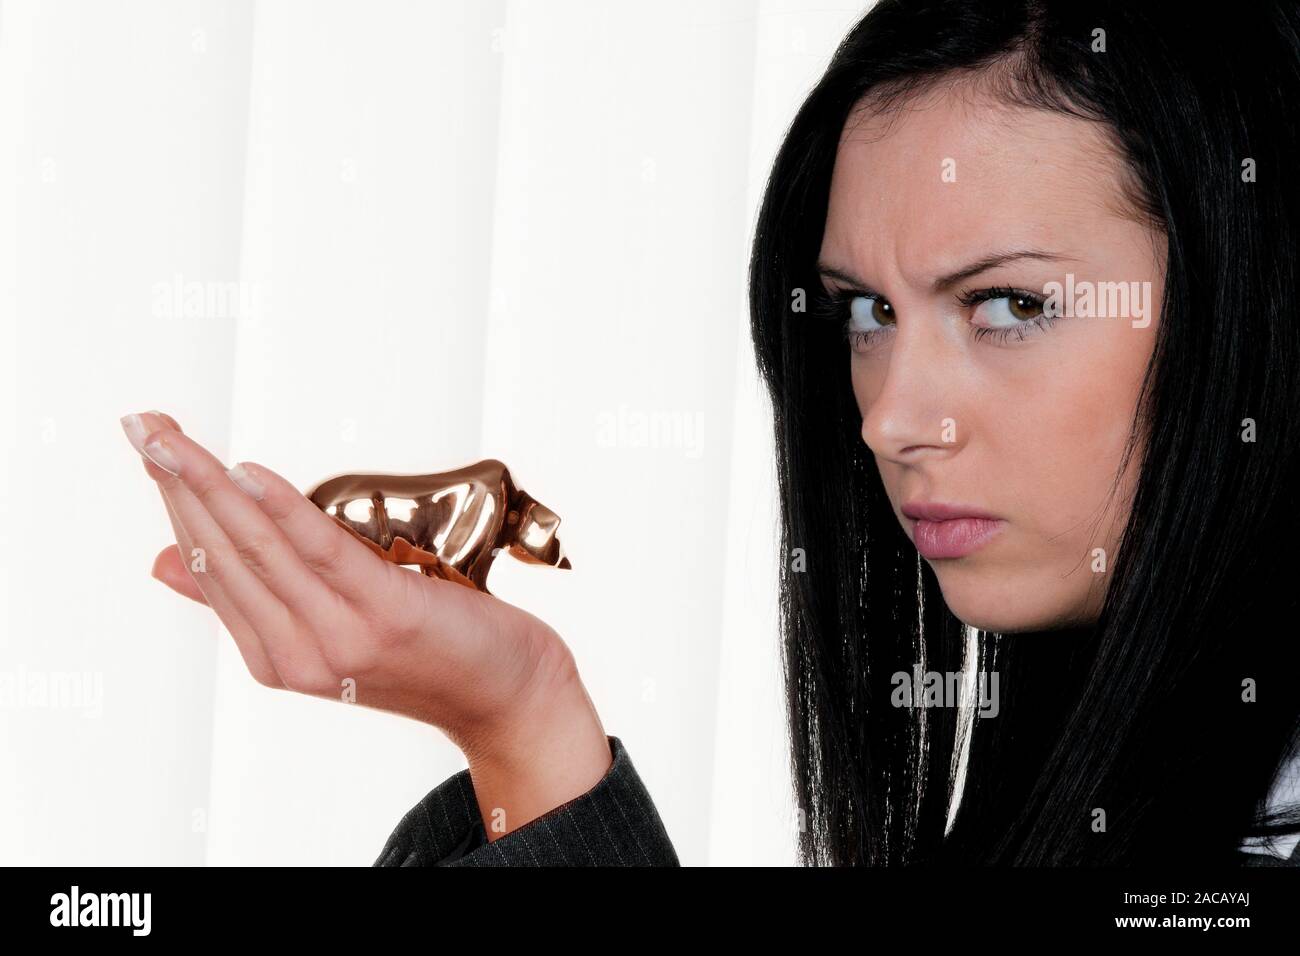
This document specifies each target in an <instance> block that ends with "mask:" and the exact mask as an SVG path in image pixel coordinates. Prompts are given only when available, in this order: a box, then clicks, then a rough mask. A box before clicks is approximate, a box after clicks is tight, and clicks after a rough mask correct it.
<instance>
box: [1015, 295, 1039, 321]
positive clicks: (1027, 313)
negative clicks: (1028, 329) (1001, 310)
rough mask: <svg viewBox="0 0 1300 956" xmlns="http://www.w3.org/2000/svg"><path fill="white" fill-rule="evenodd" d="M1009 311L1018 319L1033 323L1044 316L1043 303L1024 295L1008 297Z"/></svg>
mask: <svg viewBox="0 0 1300 956" xmlns="http://www.w3.org/2000/svg"><path fill="white" fill-rule="evenodd" d="M1007 311H1008V312H1010V313H1011V314H1012V315H1014V316H1015V317H1016V318H1017V319H1021V320H1022V321H1025V322H1031V321H1033V320H1034V319H1036V318H1038V317H1039V316H1040V315H1042V314H1043V303H1042V302H1040V301H1038V300H1037V299H1031V298H1029V297H1028V296H1023V295H1009V296H1007Z"/></svg>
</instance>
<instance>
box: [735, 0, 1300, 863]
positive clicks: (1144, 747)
mask: <svg viewBox="0 0 1300 956" xmlns="http://www.w3.org/2000/svg"><path fill="white" fill-rule="evenodd" d="M1097 31H1104V33H1098V32H1097ZM1099 38H1101V39H1102V40H1103V42H1104V44H1105V51H1104V52H1101V51H1100V50H1099V49H1098V39H1099ZM961 74H980V75H981V77H982V78H992V79H993V80H994V81H995V82H996V85H997V92H998V93H999V95H1001V96H1003V97H1004V98H1005V99H1006V100H1007V101H1008V102H1012V103H1016V104H1019V105H1023V106H1028V107H1031V108H1038V109H1047V110H1056V111H1061V112H1065V113H1069V114H1071V115H1074V116H1078V117H1083V118H1086V119H1089V120H1092V121H1095V122H1097V123H1100V124H1103V125H1104V126H1105V127H1106V129H1107V130H1108V132H1109V133H1110V134H1111V136H1112V138H1113V141H1114V142H1115V143H1116V145H1117V148H1118V149H1119V150H1120V151H1121V153H1122V154H1123V157H1124V159H1125V160H1126V162H1127V165H1128V167H1129V168H1130V170H1131V172H1132V173H1133V176H1134V179H1135V182H1137V184H1138V185H1139V190H1138V191H1139V193H1140V196H1138V197H1137V201H1138V202H1139V204H1140V207H1141V211H1142V212H1143V213H1144V214H1145V215H1147V216H1149V217H1150V219H1151V221H1152V222H1154V223H1155V224H1157V225H1158V226H1159V229H1160V231H1162V233H1163V235H1164V236H1165V237H1166V238H1167V268H1166V276H1165V288H1164V296H1163V312H1162V315H1161V319H1160V322H1159V326H1158V328H1157V330H1156V332H1157V338H1156V343H1155V347H1154V350H1153V356H1152V360H1151V364H1150V367H1149V368H1148V370H1147V375H1146V378H1145V380H1144V383H1143V389H1142V394H1141V398H1140V400H1139V403H1138V414H1137V416H1136V418H1135V422H1134V436H1135V438H1134V439H1131V440H1130V446H1129V449H1130V452H1132V451H1133V449H1134V448H1137V447H1138V443H1137V442H1136V440H1135V439H1136V435H1137V434H1138V433H1139V431H1141V432H1142V441H1141V445H1142V447H1141V448H1139V449H1138V452H1135V454H1140V458H1139V459H1135V463H1136V467H1137V470H1138V483H1137V488H1136V491H1135V493H1134V495H1133V501H1132V508H1131V513H1130V516H1129V519H1128V521H1127V524H1126V526H1125V529H1124V532H1123V535H1122V537H1121V540H1120V543H1119V548H1118V554H1117V555H1115V556H1113V559H1112V566H1111V573H1110V579H1109V583H1108V586H1107V591H1106V597H1105V602H1104V607H1103V608H1102V611H1101V614H1100V618H1099V620H1098V621H1097V622H1096V624H1095V626H1088V627H1082V628H1077V629H1073V630H1069V631H1057V632H1052V633H1043V634H1015V635H996V634H986V633H982V632H973V631H970V630H969V629H968V628H966V627H965V625H963V624H962V623H961V622H960V621H958V620H957V619H956V618H955V617H954V616H953V614H952V613H951V612H950V611H949V610H948V609H947V607H946V606H945V605H944V602H943V597H942V595H941V593H940V591H939V587H938V583H937V581H936V579H935V577H934V575H933V573H932V571H931V570H930V568H929V567H928V565H926V564H925V563H924V562H922V561H920V560H919V559H918V556H917V552H916V549H915V548H914V547H913V546H912V544H911V542H910V541H909V540H908V538H907V536H906V535H905V533H904V532H903V529H902V528H901V527H900V526H899V524H898V521H897V519H896V518H895V516H894V513H893V511H892V510H891V508H890V506H889V502H888V499H887V497H886V495H885V491H884V488H883V486H882V484H881V481H880V477H879V473H878V471H877V469H876V467H875V464H874V460H873V458H872V455H871V453H870V450H869V449H867V448H866V446H865V445H864V443H863V442H862V439H861V437H860V430H861V414H860V412H859V410H858V408H857V406H856V404H855V401H854V397H853V393H852V389H851V385H850V381H849V361H848V355H847V351H846V349H847V346H846V345H845V343H844V341H843V338H842V336H841V335H838V334H837V331H836V330H833V329H831V328H829V327H828V326H829V325H830V323H819V322H814V321H810V320H809V317H808V315H807V314H805V313H803V312H801V311H797V306H796V305H795V304H796V303H797V302H799V301H800V295H799V294H798V290H804V293H805V294H806V295H808V296H815V295H817V294H819V291H820V289H821V286H820V281H819V277H818V275H817V272H816V261H817V254H818V251H819V248H820V244H821V239H822V232H823V228H824V225H825V221H826V209H827V201H828V196H829V189H830V177H831V170H832V168H833V165H834V161H835V154H836V147H837V144H838V141H839V137H840V133H841V130H842V128H843V125H844V122H845V120H846V119H847V118H848V116H849V114H850V111H851V109H852V107H853V106H854V105H855V104H856V103H857V102H858V101H859V99H860V98H861V97H863V95H864V94H866V93H868V91H873V92H880V91H891V92H890V95H892V96H905V95H907V94H908V93H910V92H912V91H915V90H919V89H921V88H922V87H923V86H925V85H926V84H929V83H932V82H934V81H935V80H936V79H937V78H939V77H946V78H952V77H954V76H958V75H961ZM1297 103H1300V13H1298V12H1297V5H1296V4H1295V3H1294V2H1272V3H1258V4H1237V5H1234V6H1233V7H1232V8H1231V9H1229V10H1224V11H1222V12H1221V13H1220V15H1219V16H1218V17H1216V18H1214V19H1207V18H1205V15H1204V14H1203V13H1200V12H1198V11H1197V8H1196V7H1194V6H1188V5H1182V4H1180V5H1176V6H1174V5H1170V6H1168V7H1166V6H1164V5H1162V4H1159V3H1135V2H1132V0H1117V2H1109V0H1096V2H1090V3H1078V2H1071V0H1059V2H1058V0H1029V2H1006V3H1002V2H996V0H969V2H968V0H953V2H927V0H881V2H879V3H877V4H876V5H875V6H874V7H873V8H872V9H871V10H870V11H869V12H868V13H867V14H866V16H865V17H863V19H862V20H861V21H860V22H859V23H858V24H857V25H856V26H854V28H853V29H852V30H851V31H850V33H849V34H848V36H847V37H846V38H845V39H844V40H843V41H842V43H841V44H840V46H839V47H838V49H837V50H836V52H835V54H834V57H833V59H832V61H831V63H830V65H829V66H828V68H827V69H826V71H825V74H824V75H823V77H822V78H821V80H820V82H818V83H817V85H816V87H815V88H814V89H813V90H812V92H811V93H810V94H809V95H808V96H807V98H806V100H805V102H804V103H803V105H802V107H801V108H800V110H799V111H798V113H797V115H796V116H795V118H794V120H793V122H792V123H791V125H790V127H789V130H788V132H787V134H786V137H785V140H784V142H783V144H782V146H781V148H780V150H779V153H778V155H777V158H776V161H775V164H774V167H773V169H772V172H771V175H770V178H769V180H768V183H767V187H766V191H765V195H764V198H763V202H762V207H761V210H760V213H759V218H758V222H757V227H756V233H755V238H754V245H753V250H752V257H751V261H750V276H749V280H750V310H751V318H752V333H753V341H754V346H755V350H756V353H757V361H758V365H759V370H760V373H761V375H762V377H763V380H764V382H765V384H766V386H767V388H768V391H769V393H770V396H771V399H772V406H773V413H774V424H775V439H776V452H777V465H778V487H779V492H780V501H781V510H780V515H781V518H780V521H781V548H782V554H783V556H784V560H783V562H782V568H783V570H782V574H781V581H780V586H781V602H780V603H781V619H782V622H781V623H782V633H783V658H784V660H783V663H784V667H785V678H786V684H787V701H788V719H789V723H790V731H791V734H790V736H791V743H792V758H793V768H794V775H795V781H796V798H797V801H798V809H799V811H800V812H801V814H802V817H803V820H804V825H803V826H802V828H801V836H800V844H799V850H800V855H801V857H802V860H803V862H804V863H806V864H814V865H817V864H830V865H846V864H907V863H927V862H929V863H1009V864H1029V865H1060V864H1067V865H1098V864H1121V865H1127V864H1134V863H1144V862H1153V861H1159V862H1167V863H1175V864H1177V863H1193V862H1194V863H1198V864H1209V865H1213V864H1227V865H1234V864H1236V863H1239V862H1240V861H1241V859H1242V858H1241V857H1239V856H1238V854H1237V847H1238V845H1239V843H1240V842H1241V841H1242V840H1243V838H1246V837H1250V836H1270V835H1280V834H1284V833H1294V832H1296V831H1297V830H1300V810H1297V809H1296V808H1294V807H1293V808H1290V810H1289V812H1286V813H1274V814H1269V813H1267V812H1265V810H1266V807H1265V797H1266V795H1267V793H1268V791H1269V788H1270V785H1271V784H1272V783H1273V782H1274V780H1275V779H1276V777H1277V775H1278V773H1279V769H1280V768H1281V767H1282V766H1283V764H1284V761H1285V759H1286V757H1287V755H1288V754H1289V753H1290V751H1291V749H1292V748H1293V747H1294V746H1295V744H1296V741H1297V735H1298V733H1300V636H1298V634H1297V626H1296V621H1297V613H1296V612H1297V606H1296V604H1297V594H1298V593H1300V581H1298V580H1297V571H1298V570H1300V568H1298V567H1297V564H1298V562H1297V558H1296V549H1297V547H1300V527H1298V526H1297V525H1298V522H1297V518H1296V511H1297V502H1296V500H1295V499H1296V495H1297V493H1298V492H1300V480H1297V479H1300V474H1298V473H1297V449H1298V448H1300V401H1297V399H1300V309H1297V308H1296V306H1295V302H1296V299H1297V296H1300V232H1298V230H1300V165H1298V164H1300V138H1298V137H1297V132H1296V125H1295V122H1294V121H1293V118H1292V117H1293V114H1292V112H1291V110H1293V109H1294V107H1295V105H1296V104H1297ZM1247 161H1249V162H1247ZM1247 168H1249V169H1251V170H1252V171H1253V176H1252V175H1249V174H1246V175H1244V174H1243V170H1245V169H1247ZM881 187H882V188H888V184H887V183H882V184H881ZM795 549H803V551H802V555H801V556H799V557H797V558H795V559H794V560H792V559H791V555H794V554H798V553H797V552H796V551H795ZM968 647H970V648H973V653H974V654H976V655H977V657H976V658H975V660H976V662H977V664H976V666H978V669H979V670H980V671H988V672H996V673H997V675H998V680H999V696H1000V702H999V705H1000V711H999V713H998V715H997V716H996V718H993V719H980V720H976V721H975V722H974V723H975V726H974V729H973V733H971V734H970V736H969V737H968V738H966V737H963V735H962V734H961V732H960V729H959V728H960V722H961V720H962V712H961V711H960V710H958V709H955V708H934V707H896V706H893V705H892V704H891V692H892V691H893V690H894V687H895V684H894V682H893V679H892V675H894V674H896V673H899V672H907V673H909V674H910V673H912V672H913V669H914V667H915V666H916V665H917V664H921V665H922V666H923V668H924V669H925V670H927V671H938V672H959V671H961V670H962V668H963V666H964V664H966V663H969V662H970V659H969V658H967V656H966V654H967V649H968ZM964 745H965V746H968V748H969V749H968V751H967V752H966V754H965V755H964V758H963V754H962V752H961V751H962V748H963V746H964ZM961 759H964V760H965V767H966V773H965V784H964V788H963V789H962V790H961V793H960V802H959V803H957V804H956V805H957V806H958V807H959V809H958V811H957V813H956V817H955V819H954V820H953V821H951V827H949V823H950V821H949V818H948V815H949V809H950V803H952V802H953V797H954V793H955V789H956V782H957V778H958V776H959V775H958V774H957V773H955V768H956V767H957V765H958V763H959V761H960V760H961ZM1098 811H1101V812H1102V813H1104V829H1103V828H1102V827H1099V826H1098V821H1099V820H1102V819H1103V818H1102V816H1101V814H1099V812H1098Z"/></svg>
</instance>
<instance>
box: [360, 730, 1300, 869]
mask: <svg viewBox="0 0 1300 956" xmlns="http://www.w3.org/2000/svg"><path fill="white" fill-rule="evenodd" d="M608 739H609V746H610V751H611V753H612V754H613V757H614V762H613V764H612V766H611V767H610V768H609V771H608V772H607V773H606V774H605V776H604V777H603V778H602V779H601V780H600V782H599V783H597V784H596V786H594V787H593V788H592V789H591V790H588V791H587V792H586V793H584V794H582V795H581V796H579V797H576V798H574V799H573V800H570V801H569V802H568V803H566V804H563V805H562V806H559V807H556V808H555V809H554V810H551V811H550V812H549V813H546V814H543V815H542V816H540V817H538V818H537V819H536V820H532V821H530V822H528V823H526V824H525V825H524V826H522V827H520V828H519V829H517V830H512V831H511V832H510V833H507V834H506V835H505V836H503V837H501V838H500V839H499V840H494V841H493V842H491V843H489V842H488V841H487V836H486V833H485V832H484V829H483V820H482V816H481V815H480V813H479V810H478V803H477V802H476V800H475V797H474V784H473V782H472V781H471V780H470V775H469V770H462V771H460V773H457V774H455V775H454V776H452V777H449V778H448V779H447V780H445V781H443V782H442V783H441V784H439V785H438V786H437V787H436V788H435V789H433V790H432V791H430V792H429V794H428V795H427V796H426V797H425V798H424V799H423V800H421V801H420V802H419V803H418V804H416V805H415V806H414V807H413V808H411V810H410V811H409V812H408V813H407V814H406V816H404V817H403V818H402V820H401V822H400V823H398V825H397V829H396V830H394V831H393V835H392V836H390V837H389V838H388V842H387V844H385V846H384V848H383V850H382V851H381V852H380V854H379V858H378V859H377V860H376V861H375V864H374V865H375V866H679V865H680V864H679V863H678V860H677V853H676V852H675V851H674V850H673V845H672V841H670V840H669V839H668V833H667V831H665V830H664V825H663V821H661V820H660V819H659V813H658V811H657V810H656V809H655V805H654V801H652V800H651V799H650V794H649V793H648V792H647V791H646V788H645V784H644V783H642V781H641V778H640V776H638V774H637V772H636V768H634V767H633V766H632V760H631V758H630V757H629V756H628V753H627V750H626V749H625V748H624V746H623V742H622V741H621V740H619V738H617V737H613V736H610V737H608ZM1238 858H1239V861H1240V864H1241V865H1242V866H1293V867H1300V840H1297V841H1296V842H1294V843H1292V842H1291V841H1286V842H1285V843H1284V844H1283V846H1282V847H1274V848H1271V852H1269V851H1267V850H1264V849H1253V851H1247V850H1245V849H1244V848H1243V850H1242V851H1241V852H1239V854H1238Z"/></svg>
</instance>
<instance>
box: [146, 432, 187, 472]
mask: <svg viewBox="0 0 1300 956" xmlns="http://www.w3.org/2000/svg"><path fill="white" fill-rule="evenodd" d="M140 451H141V453H142V454H143V455H144V456H145V457H146V458H148V459H149V460H150V461H151V462H153V463H154V464H155V465H157V466H158V467H159V468H161V469H162V470H163V471H165V472H167V473H168V474H172V475H176V476H177V477H180V473H181V463H180V460H179V459H178V458H177V457H176V453H175V452H174V451H172V450H171V449H170V448H168V447H167V446H166V445H164V444H163V441H162V439H161V438H155V439H154V440H153V441H151V442H149V443H148V444H146V445H145V446H144V447H143V448H141V449H140Z"/></svg>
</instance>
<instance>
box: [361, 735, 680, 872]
mask: <svg viewBox="0 0 1300 956" xmlns="http://www.w3.org/2000/svg"><path fill="white" fill-rule="evenodd" d="M608 739H609V747H610V752H611V753H612V754H613V757H614V762H613V764H612V765H611V766H610V768H609V770H608V771H607V772H606V774H605V776H604V777H602V778H601V780H600V782H598V783H597V784H596V785H595V786H594V787H593V788H592V789H590V790H588V791H587V792H586V793H584V794H582V795H581V796H579V797H576V798H574V799H573V800H570V801H569V802H568V803H565V804H563V805H561V806H559V807H556V808H555V809H554V810H551V811H550V812H548V813H545V814H543V815H542V816H540V817H538V818H537V819H536V820H531V821H529V822H528V823H526V824H524V825H523V826H522V827H519V828H518V829H517V830H511V831H510V832H509V833H507V834H506V835H505V836H503V837H501V838H500V839H497V840H493V841H492V842H491V843H489V842H488V841H487V835H486V833H485V832H484V829H483V819H482V815H481V814H480V813H479V810H478V803H477V802H476V801H475V799H474V784H473V781H471V780H470V775H469V770H462V771H460V773H458V774H456V775H454V776H452V777H449V778H448V779H447V780H445V781H443V782H442V783H441V784H439V785H438V786H437V787H436V788H434V789H433V790H432V791H430V792H429V794H428V795H427V796H426V797H425V798H424V799H423V800H421V801H420V802H419V803H418V804H416V805H415V806H414V807H412V808H411V810H410V812H408V813H407V814H406V816H404V817H403V818H402V820H401V822H400V823H399V824H398V825H397V829H396V830H394V831H393V835H392V836H391V837H389V838H388V843H387V844H385V846H384V849H383V850H382V851H381V852H380V854H379V859H377V860H376V861H375V864H374V865H375V866H679V865H680V864H679V863H678V860H677V853H676V852H675V851H674V850H673V845H672V841H670V840H669V839H668V833H667V831H666V830H664V825H663V821H662V820H660V819H659V813H658V811H657V810H656V809H655V805H654V801H652V800H651V799H650V794H649V793H648V792H647V791H646V788H645V784H644V783H642V781H641V778H640V776H639V775H638V774H637V772H636V768H635V767H633V766H632V759H631V758H630V757H629V756H628V753H627V750H626V749H625V748H624V746H623V742H622V741H621V740H619V739H618V738H617V737H613V736H609V737H608Z"/></svg>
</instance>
